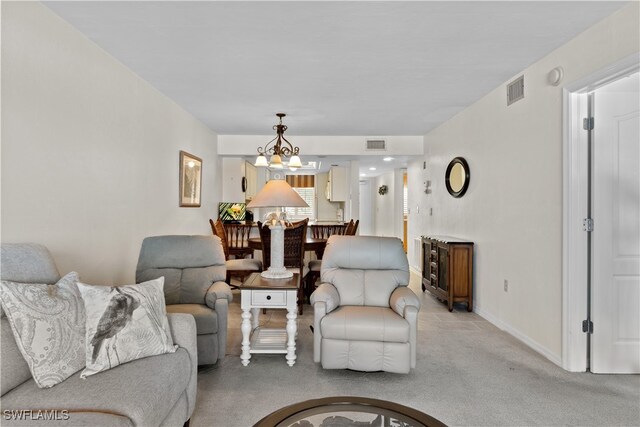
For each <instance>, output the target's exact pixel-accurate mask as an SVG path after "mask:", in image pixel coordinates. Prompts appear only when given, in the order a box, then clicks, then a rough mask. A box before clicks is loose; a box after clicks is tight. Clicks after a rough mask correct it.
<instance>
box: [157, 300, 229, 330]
mask: <svg viewBox="0 0 640 427" xmlns="http://www.w3.org/2000/svg"><path fill="white" fill-rule="evenodd" d="M167 313H187V314H191V315H192V316H193V317H194V318H195V319H196V329H197V330H198V335H204V334H216V333H218V314H217V313H216V312H215V310H212V309H210V308H209V307H207V306H206V305H203V304H172V305H168V306H167Z"/></svg>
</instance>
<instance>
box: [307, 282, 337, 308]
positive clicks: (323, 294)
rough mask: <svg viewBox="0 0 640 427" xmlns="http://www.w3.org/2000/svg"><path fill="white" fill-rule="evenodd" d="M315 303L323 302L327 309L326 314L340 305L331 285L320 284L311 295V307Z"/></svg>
mask: <svg viewBox="0 0 640 427" xmlns="http://www.w3.org/2000/svg"><path fill="white" fill-rule="evenodd" d="M316 302H324V303H325V305H326V308H327V311H326V312H327V313H330V312H332V311H333V310H335V309H336V308H338V306H339V305H340V294H339V293H338V290H337V289H336V287H335V286H333V285H332V284H331V283H322V284H320V286H318V288H317V289H316V290H315V291H314V292H313V293H312V294H311V305H314V304H315V303H316Z"/></svg>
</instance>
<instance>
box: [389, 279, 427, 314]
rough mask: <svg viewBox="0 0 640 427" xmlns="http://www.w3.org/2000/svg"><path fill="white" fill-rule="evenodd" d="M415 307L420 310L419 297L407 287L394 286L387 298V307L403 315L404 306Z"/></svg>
mask: <svg viewBox="0 0 640 427" xmlns="http://www.w3.org/2000/svg"><path fill="white" fill-rule="evenodd" d="M409 306H411V307H415V308H416V311H418V310H420V299H419V298H418V296H417V295H416V294H415V293H414V292H413V291H412V290H411V289H409V288H408V287H406V286H400V287H398V288H396V289H395V290H394V291H393V292H392V293H391V297H390V298H389V307H391V309H392V310H393V311H395V312H396V313H398V315H400V316H402V317H405V307H409Z"/></svg>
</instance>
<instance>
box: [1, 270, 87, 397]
mask: <svg viewBox="0 0 640 427" xmlns="http://www.w3.org/2000/svg"><path fill="white" fill-rule="evenodd" d="M77 281H78V273H76V272H71V273H69V274H67V275H66V276H64V277H63V278H62V279H60V280H59V281H58V283H56V284H55V285H47V284H32V283H17V282H11V281H8V280H3V281H2V282H1V285H0V300H1V301H2V308H3V310H4V312H5V313H6V315H7V318H8V319H9V323H10V324H11V330H12V331H13V336H14V337H15V340H16V344H17V345H18V348H19V349H20V352H21V353H22V356H23V357H24V359H25V360H26V361H27V364H28V365H29V369H30V370H31V375H32V376H33V379H34V381H35V383H36V385H37V386H38V387H40V388H48V387H53V386H54V385H56V384H58V383H61V382H62V381H64V380H65V379H67V378H69V377H70V376H71V375H73V374H74V373H76V372H78V371H79V370H80V369H82V368H84V366H85V353H84V351H85V344H84V337H85V312H84V304H83V302H82V298H81V297H80V293H79V292H78V287H77V285H76V283H77Z"/></svg>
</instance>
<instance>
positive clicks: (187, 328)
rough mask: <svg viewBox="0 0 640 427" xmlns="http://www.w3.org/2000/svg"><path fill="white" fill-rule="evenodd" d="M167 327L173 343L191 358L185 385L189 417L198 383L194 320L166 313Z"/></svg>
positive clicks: (181, 315) (188, 316) (184, 314)
mask: <svg viewBox="0 0 640 427" xmlns="http://www.w3.org/2000/svg"><path fill="white" fill-rule="evenodd" d="M167 320H168V321H169V329H170V330H171V337H172V339H173V343H174V344H177V345H178V346H179V347H182V348H184V349H185V350H187V353H188V354H189V359H190V360H191V374H190V376H189V382H188V385H187V407H188V417H187V418H190V417H191V414H192V413H193V410H194V409H195V407H196V391H197V385H198V341H197V338H196V337H197V335H196V334H197V332H196V320H195V319H194V318H193V316H192V315H190V314H186V313H167Z"/></svg>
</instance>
